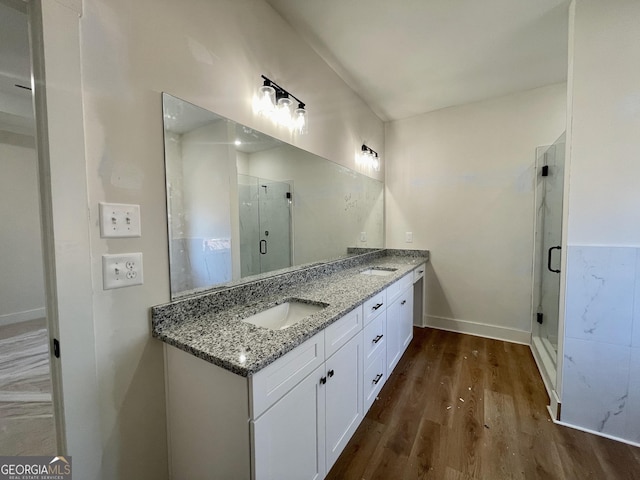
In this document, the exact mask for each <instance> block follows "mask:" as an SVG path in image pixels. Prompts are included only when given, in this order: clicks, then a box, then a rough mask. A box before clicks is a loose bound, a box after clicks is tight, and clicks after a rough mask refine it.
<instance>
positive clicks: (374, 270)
mask: <svg viewBox="0 0 640 480" xmlns="http://www.w3.org/2000/svg"><path fill="white" fill-rule="evenodd" d="M396 270H398V269H397V268H385V267H371V268H367V269H366V270H364V271H362V272H360V275H380V276H383V277H384V276H387V275H391V274H392V273H393V272H395V271H396Z"/></svg>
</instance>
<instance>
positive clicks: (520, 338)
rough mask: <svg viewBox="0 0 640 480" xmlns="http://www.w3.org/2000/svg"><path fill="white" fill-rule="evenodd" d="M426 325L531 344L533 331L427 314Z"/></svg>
mask: <svg viewBox="0 0 640 480" xmlns="http://www.w3.org/2000/svg"><path fill="white" fill-rule="evenodd" d="M424 326H425V327H431V328H437V329H439V330H447V331H449V332H458V333H466V334H467V335H475V336H476V337H485V338H493V339H494V340H503V341H505V342H510V343H521V344H523V345H530V344H531V332H525V331H524V330H515V329H513V328H506V327H498V326H496V325H487V324H485V323H476V322H469V321H467V320H458V319H455V318H445V317H435V316H431V315H425V317H424Z"/></svg>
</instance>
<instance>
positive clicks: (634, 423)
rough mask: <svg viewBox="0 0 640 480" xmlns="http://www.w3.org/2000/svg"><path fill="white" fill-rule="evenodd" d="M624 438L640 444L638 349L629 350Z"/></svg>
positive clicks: (639, 357)
mask: <svg viewBox="0 0 640 480" xmlns="http://www.w3.org/2000/svg"><path fill="white" fill-rule="evenodd" d="M625 438H626V439H627V440H631V441H632V442H636V443H640V348H632V349H631V371H630V374H629V402H628V406H627V435H626V437H625Z"/></svg>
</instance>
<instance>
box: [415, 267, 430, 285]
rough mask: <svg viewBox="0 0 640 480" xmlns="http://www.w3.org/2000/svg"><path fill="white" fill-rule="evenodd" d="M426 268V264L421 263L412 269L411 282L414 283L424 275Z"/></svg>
mask: <svg viewBox="0 0 640 480" xmlns="http://www.w3.org/2000/svg"><path fill="white" fill-rule="evenodd" d="M426 269H427V264H426V263H423V264H422V265H420V266H419V267H418V268H416V269H415V270H414V271H413V283H416V282H417V281H418V280H420V279H421V278H422V277H424V272H425V270H426Z"/></svg>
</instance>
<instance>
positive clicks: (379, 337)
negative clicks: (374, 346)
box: [372, 335, 384, 343]
mask: <svg viewBox="0 0 640 480" xmlns="http://www.w3.org/2000/svg"><path fill="white" fill-rule="evenodd" d="M382 337H384V335H378V336H377V337H376V338H374V339H373V340H372V342H373V343H378V342H379V341H380V340H382Z"/></svg>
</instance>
